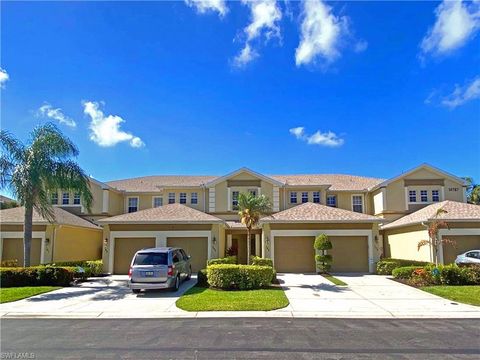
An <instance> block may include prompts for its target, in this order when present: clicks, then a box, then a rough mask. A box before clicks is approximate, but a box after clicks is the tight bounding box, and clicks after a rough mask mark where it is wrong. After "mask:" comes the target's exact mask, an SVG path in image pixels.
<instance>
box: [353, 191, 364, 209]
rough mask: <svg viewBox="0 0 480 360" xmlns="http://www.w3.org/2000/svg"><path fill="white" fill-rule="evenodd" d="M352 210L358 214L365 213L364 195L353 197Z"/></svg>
mask: <svg viewBox="0 0 480 360" xmlns="http://www.w3.org/2000/svg"><path fill="white" fill-rule="evenodd" d="M352 210H353V211H355V212H358V213H363V196H362V195H353V196H352Z"/></svg>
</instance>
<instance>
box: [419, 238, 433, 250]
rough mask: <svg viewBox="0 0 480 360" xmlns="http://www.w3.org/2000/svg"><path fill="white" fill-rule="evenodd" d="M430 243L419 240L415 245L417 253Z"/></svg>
mask: <svg viewBox="0 0 480 360" xmlns="http://www.w3.org/2000/svg"><path fill="white" fill-rule="evenodd" d="M430 244H431V242H430V241H429V240H420V241H419V242H418V244H417V251H420V249H421V248H422V247H424V246H426V245H430Z"/></svg>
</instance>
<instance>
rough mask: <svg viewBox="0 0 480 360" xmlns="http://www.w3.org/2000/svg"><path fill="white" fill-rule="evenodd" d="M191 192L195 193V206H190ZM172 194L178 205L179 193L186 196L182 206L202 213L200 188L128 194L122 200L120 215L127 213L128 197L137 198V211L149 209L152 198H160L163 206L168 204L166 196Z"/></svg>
mask: <svg viewBox="0 0 480 360" xmlns="http://www.w3.org/2000/svg"><path fill="white" fill-rule="evenodd" d="M193 192H196V193H197V199H198V203H197V204H191V194H192V193H193ZM169 193H174V194H175V203H176V204H180V193H186V194H187V203H186V204H182V205H185V206H188V207H191V208H193V209H197V210H200V211H204V192H203V189H202V188H200V187H199V188H194V189H192V188H185V189H168V188H165V189H163V191H161V192H160V191H159V192H152V193H128V194H126V195H125V196H124V198H123V203H122V213H126V212H128V202H127V201H128V200H127V199H128V198H129V197H138V201H139V210H146V209H151V208H152V207H153V198H154V197H161V198H162V199H163V200H162V201H163V205H167V204H168V194H169Z"/></svg>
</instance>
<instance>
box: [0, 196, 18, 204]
mask: <svg viewBox="0 0 480 360" xmlns="http://www.w3.org/2000/svg"><path fill="white" fill-rule="evenodd" d="M11 201H15V200H13V199H10V198H9V197H8V196H5V195H0V202H11Z"/></svg>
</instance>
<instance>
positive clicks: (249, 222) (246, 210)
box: [238, 192, 272, 264]
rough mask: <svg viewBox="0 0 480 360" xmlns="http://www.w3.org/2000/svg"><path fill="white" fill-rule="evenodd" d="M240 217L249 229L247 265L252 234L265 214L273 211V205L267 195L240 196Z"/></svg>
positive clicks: (249, 194)
mask: <svg viewBox="0 0 480 360" xmlns="http://www.w3.org/2000/svg"><path fill="white" fill-rule="evenodd" d="M238 209H239V211H238V215H239V216H240V221H241V222H242V224H243V225H245V226H246V227H247V264H250V252H251V245H250V239H251V232H252V229H253V228H254V227H256V226H257V225H258V221H259V220H260V217H261V216H262V215H263V214H266V213H268V212H270V211H271V210H272V204H271V203H270V200H269V199H268V197H266V196H265V195H260V196H256V195H254V194H252V193H250V192H249V193H241V194H239V195H238Z"/></svg>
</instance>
